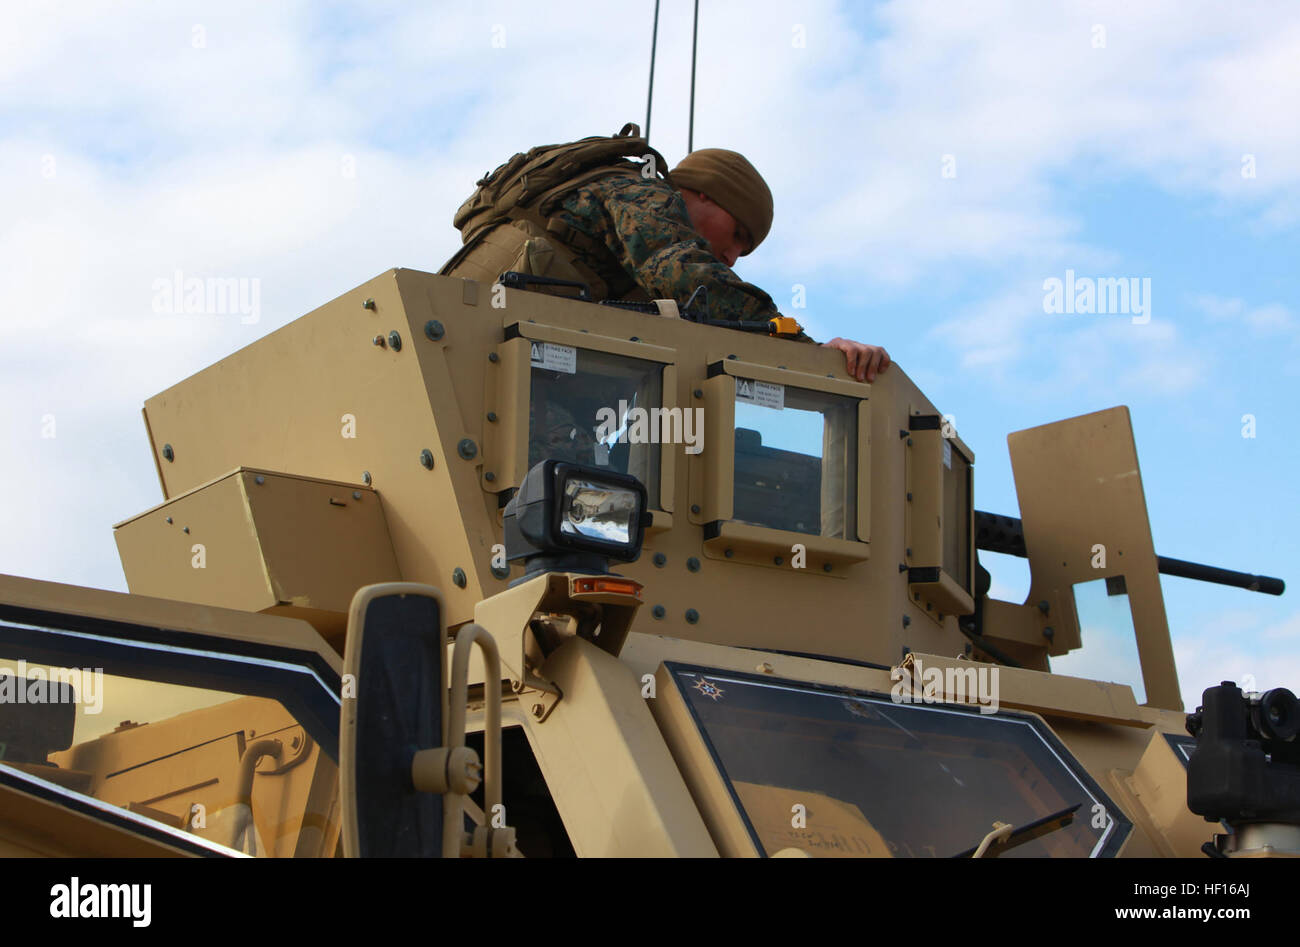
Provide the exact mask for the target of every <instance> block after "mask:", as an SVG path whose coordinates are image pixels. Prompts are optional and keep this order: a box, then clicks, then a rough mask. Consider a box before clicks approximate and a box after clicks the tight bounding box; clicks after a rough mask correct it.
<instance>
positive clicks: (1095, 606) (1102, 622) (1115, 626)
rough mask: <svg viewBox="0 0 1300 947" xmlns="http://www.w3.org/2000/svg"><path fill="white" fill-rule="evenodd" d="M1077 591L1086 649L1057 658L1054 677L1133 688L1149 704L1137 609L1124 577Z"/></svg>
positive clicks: (1077, 609) (1083, 584)
mask: <svg viewBox="0 0 1300 947" xmlns="http://www.w3.org/2000/svg"><path fill="white" fill-rule="evenodd" d="M1073 591H1074V611H1075V615H1076V616H1077V617H1078V620H1079V635H1080V638H1081V640H1082V641H1083V647H1082V648H1078V649H1076V650H1074V651H1071V652H1070V653H1069V654H1062V655H1057V656H1054V657H1053V658H1052V659H1051V661H1052V673H1054V674H1068V675H1069V676H1070V677H1087V678H1091V679H1093V680H1097V681H1113V682H1115V683H1116V684H1127V685H1129V686H1130V687H1131V688H1133V696H1134V697H1135V698H1136V699H1137V702H1138V703H1139V704H1142V703H1146V699H1147V695H1146V687H1145V685H1144V683H1143V678H1142V662H1141V660H1140V659H1139V657H1138V648H1137V632H1136V631H1135V630H1134V627H1133V609H1132V606H1131V604H1130V603H1129V597H1128V586H1127V584H1126V583H1125V581H1124V577H1123V576H1122V575H1116V576H1107V577H1106V578H1102V579H1093V580H1091V581H1089V582H1076V583H1075V584H1074V587H1073Z"/></svg>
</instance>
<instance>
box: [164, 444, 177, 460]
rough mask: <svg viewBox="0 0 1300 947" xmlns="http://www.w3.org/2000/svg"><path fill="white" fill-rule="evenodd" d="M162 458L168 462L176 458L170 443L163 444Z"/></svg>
mask: <svg viewBox="0 0 1300 947" xmlns="http://www.w3.org/2000/svg"><path fill="white" fill-rule="evenodd" d="M163 459H164V460H166V461H167V462H168V463H171V462H172V461H173V460H175V459H176V451H174V450H172V446H171V445H170V444H164V445H163Z"/></svg>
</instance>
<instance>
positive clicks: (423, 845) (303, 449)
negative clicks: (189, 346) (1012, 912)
mask: <svg viewBox="0 0 1300 947" xmlns="http://www.w3.org/2000/svg"><path fill="white" fill-rule="evenodd" d="M541 290H547V291H545V292H544V291H541ZM567 292H568V290H567V289H566V288H565V287H555V286H543V287H537V286H534V285H532V284H530V283H529V282H528V281H527V280H526V279H524V280H521V279H518V278H510V279H505V278H503V279H502V280H501V281H499V282H497V283H493V284H488V283H478V282H474V281H471V280H464V279H457V278H451V277H442V276H433V275H430V274H427V273H423V272H418V271H413V270H405V269H398V270H392V271H389V272H387V273H384V274H382V275H380V276H378V277H376V278H375V279H373V280H371V281H370V282H367V283H365V284H364V285H361V286H359V287H357V288H356V289H354V290H352V291H350V292H347V293H345V294H343V295H342V296H340V297H338V298H337V299H335V300H333V301H332V302H329V303H327V304H326V305H324V306H322V307H321V308H319V309H317V310H315V311H313V312H311V313H308V314H307V315H305V316H303V317H301V318H300V319H298V320H296V321H294V322H292V323H290V324H289V325H286V326H285V327H284V328H281V329H279V330H278V331H275V332H273V333H271V334H269V335H267V336H266V337H264V338H262V339H260V340H259V341H257V342H255V343H254V344H252V345H249V346H248V347H246V348H244V349H243V350H241V351H239V352H236V353H235V354H233V355H231V356H229V357H228V358H225V359H223V360H221V361H219V362H217V363H216V364H214V365H212V366H211V367H209V368H207V369H205V370H203V371H201V372H199V373H198V374H196V375H194V376H193V377H190V378H187V379H185V380H184V381H181V382H180V383H178V384H177V385H175V386H174V387H172V388H169V389H168V390H166V391H163V392H162V393H160V394H158V395H157V396H155V397H153V398H151V399H149V400H148V401H147V402H146V404H145V407H144V422H145V426H146V429H147V431H148V437H149V443H150V445H151V447H152V450H153V455H154V459H155V462H156V465H157V472H158V478H159V482H160V484H161V487H162V496H163V502H162V503H161V504H160V505H158V506H156V507H155V508H153V509H150V510H147V511H145V512H143V513H140V514H139V515H137V516H134V517H131V518H130V519H127V520H125V521H123V522H120V523H118V524H117V526H116V527H115V531H116V541H117V546H118V550H119V552H120V555H121V560H122V565H123V569H124V571H125V574H126V578H127V582H128V585H129V588H130V594H120V593H115V592H107V591H99V590H94V589H87V588H78V587H72V586H67V585H58V584H54V583H49V582H42V581H37V580H32V579H21V578H15V577H8V576H4V577H0V661H3V665H2V666H3V669H4V673H3V674H0V686H3V687H4V689H5V695H4V697H5V699H4V700H3V701H2V702H0V747H2V748H3V759H2V760H0V798H2V799H3V804H2V805H0V853H4V854H8V855H13V854H31V853H38V854H46V855H57V854H80V855H161V854H197V855H213V854H215V855H228V856H231V855H239V854H243V855H257V856H279V857H285V856H334V855H448V856H452V857H457V856H463V855H471V856H472V855H478V856H508V855H523V856H527V857H539V856H559V855H583V856H624V855H637V856H717V855H723V856H762V855H783V856H876V857H911V856H916V857H934V856H938V857H948V856H957V855H978V856H995V855H1005V856H1007V857H1023V856H1053V857H1058V856H1059V857H1067V856H1074V857H1114V856H1122V857H1134V856H1135V857H1143V856H1174V857H1191V856H1195V857H1204V854H1206V853H1208V854H1212V855H1225V854H1226V855H1269V854H1296V853H1300V838H1298V837H1297V833H1298V832H1300V829H1297V828H1296V826H1297V824H1300V806H1297V796H1298V795H1300V793H1298V792H1297V774H1300V766H1298V765H1297V762H1298V761H1297V759H1296V754H1295V748H1296V746H1297V744H1296V741H1295V740H1294V736H1295V733H1296V727H1297V713H1296V707H1295V698H1294V697H1293V696H1292V695H1291V694H1290V692H1288V691H1284V690H1281V689H1279V690H1275V691H1270V692H1268V693H1267V694H1263V695H1260V694H1252V693H1243V692H1242V691H1241V690H1240V689H1238V688H1237V687H1235V686H1233V685H1229V684H1225V685H1221V686H1219V687H1216V688H1211V689H1210V690H1209V691H1207V692H1206V701H1205V705H1204V707H1203V708H1201V709H1200V711H1199V712H1198V713H1196V714H1193V715H1191V717H1190V718H1189V716H1188V715H1187V714H1186V713H1184V708H1183V706H1182V701H1181V698H1180V691H1179V683H1178V676H1177V673H1176V670H1175V666H1174V656H1173V651H1172V648H1171V644H1170V634H1169V629H1168V625H1167V622H1166V618H1165V609H1164V603H1163V600H1162V597H1161V587H1160V583H1159V579H1158V575H1159V573H1160V571H1161V570H1164V571H1173V572H1176V573H1178V574H1191V575H1195V576H1198V577H1204V578H1210V579H1214V580H1220V581H1229V582H1233V583H1236V584H1240V585H1244V586H1246V587H1253V588H1255V589H1257V590H1261V591H1269V592H1274V593H1279V592H1280V591H1281V583H1280V582H1278V581H1277V580H1272V579H1267V578H1264V577H1258V576H1242V575H1240V574H1238V573H1228V572H1226V571H1224V570H1211V569H1208V567H1200V566H1196V565H1194V564H1190V563H1183V562H1178V561H1175V560H1167V559H1162V558H1161V557H1159V556H1158V555H1157V553H1156V550H1155V547H1154V545H1153V541H1152V537H1151V532H1150V528H1149V525H1148V517H1147V510H1146V503H1145V498H1144V494H1143V485H1142V479H1141V476H1140V474H1139V468H1138V457H1137V451H1136V447H1135V445H1134V440H1133V435H1132V430H1131V427H1130V422H1129V414H1128V410H1127V409H1126V408H1124V407H1116V408H1111V409H1109V410H1105V411H1099V412H1097V413H1094V414H1088V415H1085V416H1082V417H1076V418H1071V419H1068V420H1063V421H1060V422H1057V423H1053V424H1047V425H1044V426H1041V427H1036V428H1032V429H1029V430H1023V431H1018V432H1015V433H1012V434H1011V435H1010V436H1009V446H1010V453H1011V461H1012V465H1013V467H1014V473H1015V485H1016V489H1017V493H1018V496H1019V504H1020V509H1019V511H1018V512H1019V516H1018V517H1016V518H1012V517H1006V516H994V515H987V514H984V513H981V512H979V511H977V510H976V509H975V503H974V470H975V466H974V464H975V456H974V453H973V452H972V450H971V449H970V447H969V446H968V445H967V444H966V443H964V442H963V440H962V439H961V437H960V436H959V435H958V433H957V431H955V430H954V429H953V428H952V425H951V424H949V423H948V422H947V421H946V420H945V417H944V414H943V412H942V411H941V410H940V409H939V407H938V406H936V405H935V404H933V403H932V402H931V401H930V400H929V399H928V398H927V397H926V396H925V394H924V393H923V392H922V391H920V390H919V388H918V387H917V386H916V385H915V384H914V383H913V382H912V380H911V379H910V378H909V377H908V375H907V373H906V372H905V371H904V370H903V369H902V368H901V367H899V366H894V367H893V368H891V369H890V370H889V371H888V372H886V373H884V374H882V375H880V376H879V377H878V378H877V379H876V381H875V382H874V383H872V384H866V383H860V382H857V381H855V380H852V379H850V378H849V377H848V376H846V375H845V373H844V359H843V356H842V355H841V354H840V353H839V352H836V351H833V350H829V349H823V348H820V347H817V346H813V345H803V344H797V343H795V342H792V341H788V340H787V339H784V338H780V337H773V333H775V334H777V335H780V334H781V332H782V327H780V326H775V325H773V326H771V327H770V328H769V327H766V326H764V327H760V328H763V329H764V330H766V331H759V332H742V331H737V330H736V328H735V327H732V326H721V325H710V324H709V320H708V319H707V314H701V313H698V312H692V311H689V310H688V311H686V312H682V311H679V310H678V309H677V308H676V307H675V306H670V305H665V304H653V303H652V304H648V305H640V306H636V307H632V308H627V307H620V306H614V305H601V304H598V303H594V302H589V301H585V300H580V299H574V298H568V297H567V295H566V294H567ZM981 549H993V550H997V551H1002V552H1012V553H1015V554H1019V555H1023V556H1026V557H1027V558H1028V561H1029V566H1030V570H1031V574H1032V587H1031V589H1030V592H1029V595H1028V598H1027V601H1025V602H1024V603H1019V602H1007V601H999V600H997V599H994V598H991V597H990V596H989V594H988V593H989V587H990V585H989V578H988V573H987V572H986V571H985V570H984V569H983V568H981V566H980V564H979V556H978V553H979V551H980V550H981ZM1098 581H1100V582H1102V583H1103V584H1104V585H1105V587H1106V590H1107V592H1108V594H1109V597H1110V598H1112V599H1114V600H1116V601H1117V602H1119V603H1127V606H1128V610H1129V612H1130V613H1131V616H1132V627H1133V636H1134V639H1135V640H1134V645H1135V648H1136V653H1137V655H1138V659H1139V663H1140V667H1138V668H1135V669H1134V671H1135V675H1134V683H1136V682H1137V679H1138V677H1139V676H1140V684H1139V685H1138V692H1136V693H1135V688H1134V686H1132V684H1130V683H1114V682H1110V681H1105V680H1088V679H1084V678H1079V677H1070V676H1065V675H1062V674H1057V673H1053V672H1052V669H1051V660H1052V659H1053V658H1055V657H1060V656H1064V655H1066V654H1068V653H1069V652H1072V651H1076V650H1077V649H1080V648H1085V647H1087V646H1088V645H1089V628H1088V627H1087V626H1086V622H1083V621H1081V617H1080V616H1081V613H1080V610H1079V609H1078V608H1077V607H1076V598H1075V590H1076V588H1077V587H1079V586H1080V585H1081V584H1084V583H1091V582H1098ZM1189 724H1190V726H1189ZM1198 766H1199V775H1198ZM1189 767H1190V768H1189Z"/></svg>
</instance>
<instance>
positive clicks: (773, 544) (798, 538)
mask: <svg viewBox="0 0 1300 947" xmlns="http://www.w3.org/2000/svg"><path fill="white" fill-rule="evenodd" d="M706 371H707V377H706V379H705V381H704V385H703V388H702V389H701V391H702V393H703V395H704V398H703V401H704V404H705V414H704V418H705V423H704V443H705V450H704V451H703V452H702V453H701V454H699V455H698V456H695V457H693V458H691V460H690V499H691V507H690V510H691V512H690V520H691V522H692V523H695V524H697V525H699V526H701V527H703V529H704V552H705V555H706V556H708V557H709V558H712V559H723V558H725V559H728V560H730V561H733V562H748V563H750V564H752V565H761V566H769V567H774V568H783V567H784V565H783V563H784V560H785V558H786V557H788V556H789V555H790V551H791V548H792V547H793V546H794V545H796V544H799V545H802V546H803V547H804V549H805V551H806V554H807V556H808V562H807V567H806V568H805V569H803V570H800V571H803V572H805V573H807V574H810V575H811V574H815V575H831V576H837V577H840V578H844V577H846V575H847V570H846V569H844V568H843V567H844V566H848V565H852V564H853V563H857V562H865V561H867V560H868V559H870V558H871V400H870V398H871V396H870V390H871V386H870V385H866V384H863V383H862V382H849V381H843V380H840V379H837V378H834V377H830V376H826V377H823V376H819V375H812V374H809V373H807V372H798V371H792V370H790V369H785V368H773V367H771V366H769V365H760V364H757V363H754V362H743V361H740V360H738V359H731V358H727V359H719V360H717V361H714V362H711V363H709V365H708V367H707V369H706ZM738 378H744V379H752V380H755V381H762V382H767V383H769V384H776V385H782V386H784V387H787V388H796V389H801V390H804V391H812V392H817V393H820V394H829V395H835V396H838V397H844V398H850V399H852V400H854V401H857V403H858V417H857V432H856V448H855V450H856V460H857V471H856V483H855V484H853V485H852V486H851V487H850V486H849V485H848V484H847V483H846V490H848V489H854V490H856V493H855V516H854V518H853V522H846V523H845V531H846V532H849V531H850V530H852V531H853V532H854V533H855V534H856V538H854V539H839V538H834V537H829V536H818V535H814V534H812V533H800V532H796V531H794V530H786V529H777V528H775V527H770V526H760V525H755V524H750V523H740V522H737V521H736V520H735V518H734V517H735V479H736V469H735V465H736V389H735V382H736V379H738ZM697 511H698V512H697ZM778 557H779V558H780V559H781V560H782V561H781V562H778V561H777V558H778ZM827 567H829V568H827Z"/></svg>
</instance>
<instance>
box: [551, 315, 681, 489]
mask: <svg viewBox="0 0 1300 947" xmlns="http://www.w3.org/2000/svg"><path fill="white" fill-rule="evenodd" d="M529 344H530V346H531V352H532V354H531V358H530V362H531V380H530V384H529V392H530V397H529V420H528V467H529V468H532V467H533V466H534V465H536V464H538V463H540V462H541V461H543V460H547V459H550V458H554V459H556V460H563V461H568V462H570V463H577V464H590V465H594V466H597V467H608V468H610V469H611V470H617V471H618V472H620V473H626V474H631V475H632V476H634V477H636V478H637V479H638V480H640V481H641V482H642V483H643V484H645V488H646V494H647V505H648V507H649V508H651V509H653V508H657V507H658V505H659V463H660V444H662V443H664V442H667V443H679V442H685V443H689V442H690V441H691V440H692V439H694V438H695V437H698V432H696V431H694V430H693V428H694V424H693V420H694V419H693V417H688V416H685V415H689V412H682V411H681V409H678V408H674V409H672V410H665V409H664V408H663V407H662V405H663V369H664V366H663V365H662V364H659V363H657V362H650V361H645V360H642V359H638V358H629V357H627V356H623V355H612V354H610V353H607V352H598V351H594V350H590V349H580V348H576V347H574V346H569V345H554V344H552V343H549V342H537V341H532V342H530V343H529Z"/></svg>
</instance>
